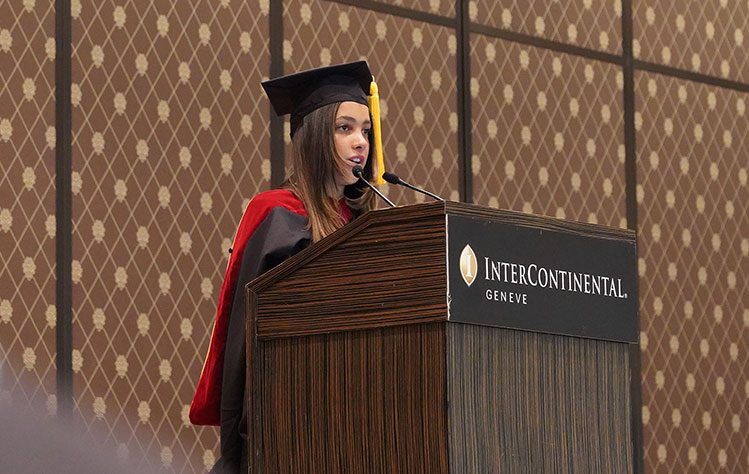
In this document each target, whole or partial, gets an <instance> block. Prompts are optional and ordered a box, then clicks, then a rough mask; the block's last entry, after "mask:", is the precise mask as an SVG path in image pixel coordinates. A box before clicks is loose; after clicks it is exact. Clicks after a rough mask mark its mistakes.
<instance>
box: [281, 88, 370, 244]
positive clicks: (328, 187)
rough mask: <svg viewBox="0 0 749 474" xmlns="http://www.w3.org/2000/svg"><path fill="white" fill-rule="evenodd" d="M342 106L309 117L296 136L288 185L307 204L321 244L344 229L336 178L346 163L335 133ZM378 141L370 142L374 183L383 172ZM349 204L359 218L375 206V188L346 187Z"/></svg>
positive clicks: (315, 236)
mask: <svg viewBox="0 0 749 474" xmlns="http://www.w3.org/2000/svg"><path fill="white" fill-rule="evenodd" d="M340 105H341V104H340V102H339V103H335V104H330V105H326V106H323V107H320V108H319V109H316V110H314V111H312V112H310V113H309V114H307V115H306V116H305V117H304V119H303V122H302V124H301V125H300V126H299V128H297V130H296V132H295V133H294V136H293V137H292V167H293V169H292V171H291V173H290V174H289V177H288V179H287V180H286V181H285V182H284V187H287V188H290V189H291V190H292V191H293V192H294V193H295V194H296V195H297V197H298V198H299V199H300V200H301V201H302V203H303V204H304V207H305V209H306V210H307V215H308V216H309V224H308V225H307V228H308V229H309V230H310V231H311V232H312V241H313V242H317V241H318V240H320V239H322V238H323V237H325V236H327V235H329V234H331V233H333V232H334V231H336V230H337V229H338V228H340V227H341V226H343V224H345V222H344V221H343V219H342V218H341V216H340V215H339V213H338V209H337V208H338V199H339V198H340V196H339V194H338V186H337V184H336V177H337V175H338V173H339V172H340V171H341V170H342V168H341V167H342V166H343V163H342V162H341V160H340V159H338V153H337V152H336V148H335V142H334V140H333V133H334V131H335V117H336V113H338V107H339V106H340ZM374 146H375V145H374V141H370V144H369V155H368V156H367V164H366V166H365V167H364V177H365V179H367V181H370V182H372V181H374V178H375V177H376V176H379V175H378V173H380V170H378V169H376V168H377V165H376V164H375V163H374ZM344 193H345V196H346V204H347V205H348V206H349V207H350V208H351V209H352V210H353V211H354V213H355V214H356V215H359V214H361V213H363V212H366V211H368V210H370V209H372V208H373V207H374V203H375V199H376V196H375V195H374V193H373V192H372V190H371V189H369V188H368V187H366V186H365V189H364V190H362V189H361V188H359V187H357V186H356V185H349V186H346V189H345V192H344Z"/></svg>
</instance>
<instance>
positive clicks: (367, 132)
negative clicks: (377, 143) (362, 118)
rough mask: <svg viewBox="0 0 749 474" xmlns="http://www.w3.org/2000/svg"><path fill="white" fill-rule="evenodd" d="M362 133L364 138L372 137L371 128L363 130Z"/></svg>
mask: <svg viewBox="0 0 749 474" xmlns="http://www.w3.org/2000/svg"><path fill="white" fill-rule="evenodd" d="M362 133H363V134H364V135H366V136H370V135H372V129H371V128H365V129H364V130H362Z"/></svg>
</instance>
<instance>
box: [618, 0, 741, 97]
mask: <svg viewBox="0 0 749 474" xmlns="http://www.w3.org/2000/svg"><path fill="white" fill-rule="evenodd" d="M632 10H633V23H634V25H633V27H634V33H633V34H634V39H633V43H632V47H633V53H634V56H635V58H637V59H641V60H643V61H648V62H653V63H657V64H662V65H665V66H671V67H676V68H679V69H684V70H686V71H693V72H698V73H701V74H707V75H711V76H715V77H720V78H724V79H730V80H734V81H740V82H743V83H749V55H747V54H746V51H747V49H749V3H747V2H745V1H738V0H730V1H729V0H703V1H700V2H663V1H655V0H636V1H633V2H632Z"/></svg>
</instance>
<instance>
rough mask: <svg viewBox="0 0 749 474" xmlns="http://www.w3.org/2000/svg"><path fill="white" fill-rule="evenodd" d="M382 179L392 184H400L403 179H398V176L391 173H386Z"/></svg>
mask: <svg viewBox="0 0 749 474" xmlns="http://www.w3.org/2000/svg"><path fill="white" fill-rule="evenodd" d="M382 179H384V180H385V181H387V182H388V183H390V184H400V183H401V179H400V178H399V177H398V175H397V174H395V173H391V172H390V171H385V172H384V173H382Z"/></svg>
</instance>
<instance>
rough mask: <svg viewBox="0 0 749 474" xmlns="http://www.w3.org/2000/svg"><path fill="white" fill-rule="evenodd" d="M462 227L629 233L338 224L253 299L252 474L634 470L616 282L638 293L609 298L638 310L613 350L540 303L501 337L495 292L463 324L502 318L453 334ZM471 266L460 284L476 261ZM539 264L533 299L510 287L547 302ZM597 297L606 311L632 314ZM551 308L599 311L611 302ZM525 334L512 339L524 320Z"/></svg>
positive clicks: (613, 340) (413, 212)
mask: <svg viewBox="0 0 749 474" xmlns="http://www.w3.org/2000/svg"><path fill="white" fill-rule="evenodd" d="M460 219H464V220H465V219H467V220H466V221H465V222H468V221H470V222H471V223H475V224H476V225H479V226H482V225H483V226H484V227H483V228H486V229H489V228H490V227H487V226H491V225H502V226H505V227H506V228H507V229H509V231H510V232H514V231H515V230H521V231H523V232H533V233H534V234H533V235H545V236H547V237H548V236H551V238H557V236H559V238H560V239H561V238H562V237H564V238H568V240H569V239H571V240H570V242H572V243H573V244H574V245H578V244H577V243H576V242H577V241H576V240H575V239H578V238H579V239H586V240H584V242H583V243H582V244H580V245H583V244H585V243H586V242H594V243H595V242H597V241H600V242H603V243H604V244H608V243H613V244H615V245H620V246H621V245H624V246H625V247H626V249H625V250H626V251H627V254H626V255H630V250H629V247H631V249H632V250H634V242H635V236H634V234H633V232H631V231H626V230H620V229H611V228H606V227H602V226H594V225H589V224H582V223H573V222H565V221H560V220H557V219H551V218H544V217H539V216H532V215H526V214H520V213H515V212H508V211H496V210H490V209H485V208H481V207H478V206H473V205H467V204H459V203H452V202H434V203H428V204H419V205H414V206H408V207H402V208H393V209H385V210H378V211H373V212H370V213H367V214H366V215H364V216H362V217H360V218H359V219H357V220H356V221H354V222H352V223H350V224H348V225H346V226H345V227H343V228H342V229H340V230H339V231H338V232H336V233H334V234H333V235H331V236H329V237H328V238H326V239H324V240H322V241H321V242H319V243H317V244H315V245H313V246H310V247H309V248H307V249H306V250H304V251H303V252H301V253H299V254H297V255H295V256H294V257H292V258H290V259H289V260H287V261H285V262H284V263H283V264H281V265H279V266H278V267H276V268H274V269H273V270H271V271H269V272H268V273H266V274H264V275H262V276H261V277H259V278H257V279H255V280H254V281H252V282H251V283H250V284H248V286H247V292H248V298H247V306H248V307H247V311H248V324H247V367H248V371H247V380H248V381H247V387H248V404H249V406H248V413H249V419H248V436H249V441H248V443H249V449H248V452H249V463H250V472H253V473H310V474H319V473H347V474H358V473H399V474H405V473H425V474H433V473H450V474H458V473H481V474H483V473H505V472H506V473H628V472H638V471H639V470H640V467H639V465H640V462H641V461H640V459H641V453H640V447H639V444H640V441H639V427H638V418H639V406H633V405H634V404H633V400H634V403H637V404H639V383H640V379H639V368H638V367H637V364H638V362H637V359H636V354H637V341H636V334H637V333H638V331H637V317H638V316H637V296H636V286H637V282H636V279H637V278H636V273H635V274H634V275H632V272H629V273H628V274H627V275H626V279H627V280H631V279H634V280H635V281H634V282H631V281H625V283H627V284H630V285H632V284H633V285H634V290H633V293H631V294H630V295H629V296H627V295H622V293H623V290H622V289H621V288H619V293H620V294H618V297H620V298H624V297H628V298H634V300H633V301H632V300H630V301H629V302H628V304H629V306H627V308H629V309H626V311H625V317H626V318H630V320H629V321H624V323H623V324H625V325H627V327H628V328H629V329H627V331H625V332H627V335H626V336H625V335H624V334H622V337H621V338H620V337H618V336H617V335H616V333H617V331H621V329H619V328H616V327H615V328H614V331H613V332H614V336H613V337H609V336H606V337H597V336H596V335H595V334H593V333H591V334H588V333H586V332H585V331H589V330H591V329H590V328H594V329H593V330H591V331H593V332H595V326H596V324H597V323H595V321H598V320H603V321H604V323H603V324H602V325H601V328H602V329H601V330H602V331H604V332H605V331H608V330H609V329H607V328H608V327H609V326H610V325H611V324H614V323H611V324H609V326H607V324H608V323H607V322H606V320H607V316H606V315H605V314H599V315H595V316H596V318H595V319H591V315H589V314H588V315H586V314H583V313H585V307H581V309H580V311H579V317H580V319H581V320H582V321H583V323H582V324H578V325H577V326H576V324H577V322H576V321H577V319H578V313H575V312H574V311H573V314H572V316H569V315H568V316H565V317H566V318H568V319H569V321H566V322H564V324H567V323H569V324H568V326H569V327H571V328H573V331H572V332H574V331H576V330H577V329H579V330H580V331H582V335H566V332H567V331H566V330H562V331H560V330H559V328H558V323H559V319H561V318H560V317H558V315H557V314H556V313H555V311H556V310H557V306H559V307H562V306H564V304H563V303H560V304H559V305H556V304H547V303H545V301H546V300H545V298H544V297H542V296H538V297H534V296H533V295H534V294H535V293H532V294H530V296H528V298H530V299H532V300H534V301H536V302H537V303H539V302H540V303H541V306H539V308H543V309H535V310H534V312H535V316H534V317H535V318H536V319H535V320H534V321H536V322H530V323H528V324H530V326H529V327H515V326H516V324H515V323H513V322H512V321H511V322H510V324H508V323H507V321H504V322H502V321H500V322H499V323H497V324H495V323H494V322H493V321H494V320H493V319H491V318H494V315H497V317H498V318H499V319H502V315H503V314H504V311H505V310H507V311H510V310H514V307H512V306H511V304H510V303H500V302H497V301H494V300H491V299H492V298H494V297H497V293H496V292H495V293H490V291H492V290H487V291H484V290H481V293H480V298H479V297H477V298H479V299H480V300H481V301H479V299H476V301H475V302H471V301H469V302H468V306H467V308H469V310H468V313H469V314H468V319H469V320H470V318H471V315H470V312H471V311H473V309H472V308H475V310H476V311H477V312H478V311H480V308H481V307H482V305H483V306H487V305H491V308H496V312H495V313H492V314H489V316H485V317H489V318H490V319H489V320H488V323H478V324H474V323H471V322H470V321H469V322H465V321H463V322H456V319H460V318H459V315H458V309H457V301H456V298H458V296H456V295H458V294H459V293H460V292H465V291H469V290H471V291H472V289H471V288H469V287H471V284H468V283H467V282H468V280H466V277H465V275H464V276H463V279H464V280H466V283H465V284H464V283H450V281H454V280H450V278H453V277H450V276H449V275H448V273H449V271H450V267H451V266H453V270H456V269H455V266H456V263H455V262H457V260H453V261H452V262H451V260H450V258H451V257H449V255H451V254H452V253H451V252H449V251H448V245H449V244H450V242H452V240H450V239H451V238H452V237H451V235H453V234H456V235H457V234H458V233H459V232H458V230H457V227H462V226H463V224H462V223H463V222H464V221H461V220H460ZM513 235H514V234H513ZM518 235H519V236H520V237H519V238H520V239H521V240H527V239H526V238H525V237H523V236H522V235H521V234H518ZM486 237H487V236H486V235H484V236H483V238H486ZM491 238H492V236H491V235H490V236H489V239H490V240H491ZM591 239H592V240H591ZM499 240H501V242H498V244H499V245H500V246H502V242H505V241H509V240H510V238H509V237H508V238H504V237H503V238H502V239H499ZM453 245H454V244H453ZM460 245H461V246H462V244H460ZM471 245H474V244H471ZM503 248H504V247H503ZM453 250H454V249H453ZM457 250H458V251H459V250H460V249H457ZM506 250H507V251H508V252H512V251H513V250H512V248H509V249H506ZM552 250H554V249H552ZM584 251H587V250H584ZM465 252H466V251H465V250H464V254H465ZM476 253H478V251H477V252H476ZM551 253H553V251H552V252H551ZM461 255H463V254H461ZM633 255H634V256H633V261H632V262H630V263H631V265H632V268H635V267H636V251H635V253H634V254H633ZM456 258H457V257H456ZM460 258H461V259H462V258H463V256H461V257H460ZM466 258H468V259H469V260H466V261H467V262H468V264H469V268H468V272H469V279H470V276H471V275H473V274H471V273H470V271H471V268H470V262H471V261H470V252H469V255H468V257H466ZM485 258H486V259H487V260H486V263H487V264H489V257H488V256H487V257H485ZM627 258H629V257H627ZM474 260H475V259H474ZM462 261H463V260H461V262H462ZM481 263H482V262H478V264H479V265H480V264H481ZM461 265H462V263H461ZM533 265H534V264H531V266H528V267H526V268H528V269H529V270H528V271H529V273H528V279H527V280H526V284H527V289H524V288H521V287H520V286H518V285H515V286H514V288H516V289H517V288H520V289H522V290H523V291H528V292H530V291H531V290H533V291H536V290H538V291H541V290H540V289H539V288H537V287H531V285H530V284H529V283H528V281H531V282H532V281H533V280H532V279H531V277H530V275H531V273H530V271H531V270H533ZM496 267H497V268H500V269H501V267H502V265H500V264H499V263H497V265H496ZM506 268H507V270H508V272H509V270H510V266H509V264H508V266H507V267H506ZM518 268H519V267H518ZM538 268H540V264H538V265H536V269H537V270H538ZM481 271H482V274H481V276H482V277H488V276H490V275H489V271H488V270H487V269H484V270H481ZM551 271H552V269H549V270H548V272H551ZM464 273H465V272H464ZM539 275H541V273H540V271H539V272H537V274H536V277H537V278H536V282H537V286H538V285H540V282H541V279H540V278H538V276H539ZM560 275H561V274H560ZM570 275H572V273H571V272H570ZM581 275H582V273H581ZM510 277H511V275H510V273H507V276H506V278H510ZM594 277H595V276H594ZM454 278H458V277H454ZM575 278H576V277H575ZM581 278H583V277H581ZM600 278H602V277H599V280H600ZM585 279H589V278H587V277H585ZM572 281H573V278H572V276H570V284H572V283H571V282H572ZM606 281H608V280H606ZM612 282H613V279H612ZM619 283H620V284H621V281H620V282H619ZM487 284H492V282H491V281H488V279H487ZM547 284H548V283H547ZM451 285H452V287H453V290H452V291H451ZM458 286H460V287H461V288H458ZM509 287H513V285H510V286H509ZM509 287H508V288H509ZM543 291H547V289H544V290H543ZM608 291H610V292H611V293H610V294H609V295H608V296H610V297H609V298H608V300H612V301H611V304H621V303H624V302H625V301H623V300H622V301H614V300H616V299H617V298H615V297H613V296H611V295H617V294H616V289H615V288H613V287H611V289H610V290H608ZM547 293H548V294H550V295H552V296H554V297H563V298H567V297H576V298H583V297H585V298H588V299H589V300H591V301H603V303H606V304H608V300H607V299H606V298H605V297H604V296H600V297H594V296H591V295H589V294H580V295H577V294H573V293H574V292H572V291H567V292H565V291H561V290H550V291H547ZM547 293H543V294H547ZM539 294H542V293H539ZM534 298H535V299H534ZM488 300H491V301H488ZM631 303H634V304H631ZM516 305H517V302H516ZM521 306H522V303H521ZM487 307H488V306H487ZM594 307H595V306H594ZM631 308H635V309H634V311H632V309H631ZM519 309H520V310H525V308H519ZM464 312H465V311H464ZM539 313H540V314H539ZM547 313H548V317H547ZM630 313H631V314H630ZM518 318H520V319H517V321H520V322H521V323H522V324H519V325H518V326H523V325H526V326H527V325H528V324H526V321H530V319H533V318H526V317H525V316H523V315H522V314H520V316H518ZM586 318H588V319H586ZM591 321H593V323H591ZM547 323H548V324H549V325H550V328H551V329H549V328H546V327H544V325H546V324H547ZM552 323H553V324H552ZM555 324H556V326H555ZM539 326H540V327H539ZM632 327H634V329H635V331H634V335H635V336H634V340H632V331H631V328H632ZM560 332H561V333H563V334H559V333H560ZM633 354H634V355H635V356H634V357H635V358H634V359H633V358H632V357H633ZM633 361H634V364H633ZM633 367H635V368H636V369H637V370H633Z"/></svg>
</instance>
